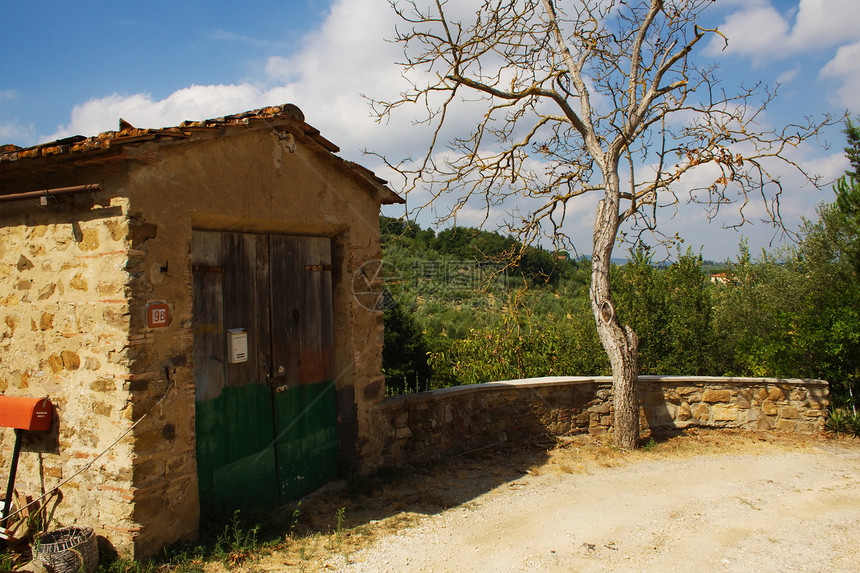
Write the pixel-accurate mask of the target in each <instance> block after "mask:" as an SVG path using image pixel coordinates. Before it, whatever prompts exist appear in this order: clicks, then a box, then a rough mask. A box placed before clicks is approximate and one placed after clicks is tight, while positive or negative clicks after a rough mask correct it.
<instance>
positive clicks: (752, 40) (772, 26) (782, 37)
mask: <svg viewBox="0 0 860 573" xmlns="http://www.w3.org/2000/svg"><path fill="white" fill-rule="evenodd" d="M719 28H720V32H722V33H723V34H725V35H726V37H727V38H728V45H726V44H725V41H724V40H723V38H721V37H718V36H714V37H713V38H712V39H711V42H710V44H708V47H707V48H706V50H705V53H706V54H708V55H711V56H713V55H716V54H718V53H720V52H723V53H725V54H743V55H749V56H751V57H752V58H753V59H754V61H756V62H760V61H762V60H763V59H764V58H767V57H769V54H770V53H771V52H773V51H774V50H776V49H777V47H778V46H780V45H783V46H784V44H785V43H786V38H787V36H788V31H789V27H788V23H787V22H786V21H785V19H783V17H782V15H781V14H780V13H779V12H777V10H776V9H775V8H774V7H773V6H771V5H769V4H768V5H764V6H757V5H752V6H748V7H744V8H742V9H741V10H740V11H738V12H735V13H733V14H730V15H729V16H728V18H726V21H725V23H724V24H722V25H721V26H720V27H719Z"/></svg>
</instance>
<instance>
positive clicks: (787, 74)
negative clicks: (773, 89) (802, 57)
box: [776, 68, 797, 84]
mask: <svg viewBox="0 0 860 573" xmlns="http://www.w3.org/2000/svg"><path fill="white" fill-rule="evenodd" d="M796 77H797V68H794V69H792V70H786V71H784V72H782V73H781V74H779V75H778V76H777V77H776V83H778V84H787V83H789V82H790V81H792V80H793V79H794V78H796Z"/></svg>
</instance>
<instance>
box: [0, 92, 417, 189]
mask: <svg viewBox="0 0 860 573" xmlns="http://www.w3.org/2000/svg"><path fill="white" fill-rule="evenodd" d="M284 119H286V120H289V121H290V123H291V124H293V126H292V128H291V129H290V131H294V132H295V135H296V136H297V137H298V138H300V139H302V140H304V141H312V142H313V143H315V144H316V145H319V146H320V147H321V148H322V149H323V150H325V151H327V152H329V153H330V154H332V156H333V157H335V158H336V159H337V160H338V161H340V162H342V163H343V167H345V168H346V169H348V170H350V171H352V173H353V174H354V175H357V176H358V177H359V179H361V180H363V181H365V182H367V183H370V184H371V185H373V186H375V187H378V188H380V190H382V191H383V195H384V197H383V202H384V203H402V202H403V199H402V198H401V197H399V196H398V195H397V194H396V193H394V192H393V191H391V189H389V188H388V187H387V186H386V182H385V180H383V179H380V178H379V177H377V176H376V175H374V174H373V173H372V172H371V171H369V170H368V169H366V168H364V167H361V166H360V165H358V164H355V163H352V162H349V161H345V160H343V159H341V158H339V157H337V156H335V155H334V154H335V153H337V152H338V151H340V148H339V147H338V146H337V145H335V144H334V143H332V142H331V141H329V140H328V139H326V138H325V137H323V136H322V135H320V132H319V130H318V129H316V128H314V127H313V126H311V125H308V124H307V123H305V116H304V114H303V113H302V111H301V110H300V109H299V108H298V107H297V106H295V105H293V104H291V103H286V104H283V105H279V106H269V107H264V108H260V109H256V110H251V111H245V112H242V113H237V114H233V115H225V116H223V117H218V118H215V119H205V120H201V121H183V122H182V123H180V124H179V125H177V126H172V127H163V128H160V129H151V128H136V127H134V126H133V125H131V124H130V123H129V122H127V121H126V120H124V119H120V120H119V128H120V129H119V130H118V131H105V132H103V133H100V134H98V135H95V136H91V137H84V136H81V135H76V136H72V137H67V138H64V139H61V140H57V141H49V142H47V143H40V144H38V145H34V146H32V147H27V148H21V147H19V146H17V145H12V144H9V145H0V165H4V164H5V165H7V167H11V165H9V164H11V163H13V162H17V161H21V160H30V159H37V158H40V157H52V156H60V155H69V156H74V155H77V154H86V153H88V152H97V151H105V150H108V149H110V148H111V147H114V146H120V145H126V144H133V143H139V142H143V141H159V140H165V141H167V140H176V139H182V138H187V137H190V136H191V135H192V134H196V133H203V132H211V131H216V130H220V129H224V128H225V127H229V126H242V125H250V124H251V123H259V122H264V121H270V120H284Z"/></svg>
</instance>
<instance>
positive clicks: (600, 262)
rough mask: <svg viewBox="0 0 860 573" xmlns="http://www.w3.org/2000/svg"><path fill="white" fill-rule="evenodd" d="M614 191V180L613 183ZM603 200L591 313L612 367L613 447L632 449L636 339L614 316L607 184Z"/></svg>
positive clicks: (612, 220)
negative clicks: (610, 270) (610, 284)
mask: <svg viewBox="0 0 860 573" xmlns="http://www.w3.org/2000/svg"><path fill="white" fill-rule="evenodd" d="M614 182H615V185H616V187H615V189H617V177H616V178H615V179H614ZM608 185H609V186H610V190H607V193H606V195H605V198H604V200H603V201H601V202H600V205H599V206H598V208H597V218H596V220H595V221H594V244H593V250H592V258H591V293H590V295H591V309H592V311H593V312H594V320H595V322H596V323H597V334H598V336H599V337H600V342H601V343H602V344H603V348H604V350H606V354H607V356H608V357H609V363H610V364H611V365H612V400H613V405H614V408H615V418H614V420H613V426H614V432H615V445H617V446H618V447H620V448H623V449H633V448H635V447H636V445H637V442H638V440H639V396H638V393H637V391H636V382H637V380H638V378H639V338H638V337H637V336H636V333H635V332H633V329H632V328H630V327H629V326H622V325H621V323H620V322H619V320H618V317H617V316H616V315H615V306H614V305H613V304H612V294H611V292H610V289H609V267H610V259H611V257H612V247H613V246H614V243H615V237H616V236H617V233H618V226H619V223H620V217H619V213H618V202H617V197H618V195H617V194H615V193H612V192H611V186H612V180H610V182H609V183H608Z"/></svg>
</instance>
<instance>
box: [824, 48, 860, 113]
mask: <svg viewBox="0 0 860 573" xmlns="http://www.w3.org/2000/svg"><path fill="white" fill-rule="evenodd" d="M821 76H823V77H832V78H837V79H839V80H841V82H842V87H840V88H839V90H838V92H837V95H836V100H837V101H838V103H839V105H843V106H845V107H847V108H849V109H851V108H853V109H851V111H852V112H855V113H857V112H860V105H858V98H857V94H860V42H857V43H854V44H849V45H847V46H842V47H841V48H839V49H838V50H837V51H836V55H835V56H834V57H833V59H832V60H830V61H829V62H827V65H825V66H824V67H823V68H821Z"/></svg>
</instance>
